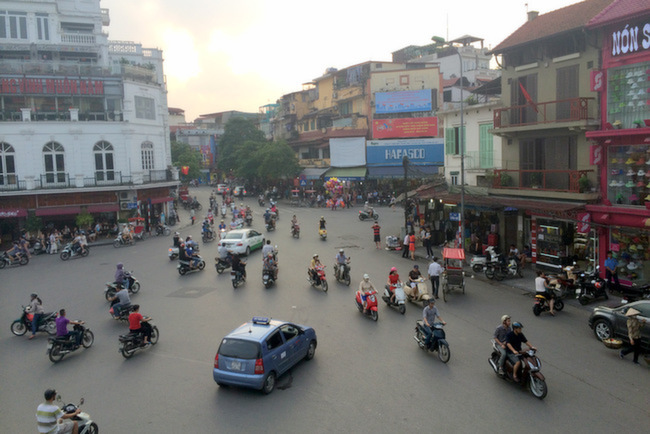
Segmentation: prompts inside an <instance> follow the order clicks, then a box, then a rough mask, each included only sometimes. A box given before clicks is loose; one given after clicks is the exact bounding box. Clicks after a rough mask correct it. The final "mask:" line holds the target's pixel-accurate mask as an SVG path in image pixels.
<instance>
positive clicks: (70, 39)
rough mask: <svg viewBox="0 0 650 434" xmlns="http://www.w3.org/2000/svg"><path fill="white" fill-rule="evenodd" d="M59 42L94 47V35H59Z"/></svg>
mask: <svg viewBox="0 0 650 434" xmlns="http://www.w3.org/2000/svg"><path fill="white" fill-rule="evenodd" d="M61 42H62V43H64V44H74V45H94V44H95V42H96V39H95V35H93V34H90V33H61Z"/></svg>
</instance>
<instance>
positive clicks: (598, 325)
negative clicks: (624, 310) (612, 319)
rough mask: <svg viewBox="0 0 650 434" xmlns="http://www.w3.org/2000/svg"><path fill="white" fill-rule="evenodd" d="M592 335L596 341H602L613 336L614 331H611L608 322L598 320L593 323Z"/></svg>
mask: <svg viewBox="0 0 650 434" xmlns="http://www.w3.org/2000/svg"><path fill="white" fill-rule="evenodd" d="M594 334H595V335H596V338H597V339H598V340H600V341H603V340H605V339H609V338H611V337H612V336H614V330H612V325H611V324H610V323H609V321H607V320H606V319H599V320H596V322H595V323H594Z"/></svg>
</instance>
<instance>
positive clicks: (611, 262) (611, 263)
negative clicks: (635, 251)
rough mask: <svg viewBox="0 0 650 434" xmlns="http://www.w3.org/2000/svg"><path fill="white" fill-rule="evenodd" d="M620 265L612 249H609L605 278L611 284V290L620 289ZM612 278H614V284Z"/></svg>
mask: <svg viewBox="0 0 650 434" xmlns="http://www.w3.org/2000/svg"><path fill="white" fill-rule="evenodd" d="M617 267H618V260H617V259H616V258H614V257H613V256H612V251H611V250H608V251H607V259H605V278H606V279H607V284H608V285H609V290H610V291H612V290H613V291H617V292H619V291H620V283H619V282H618V272H617V271H616V268H617ZM612 280H614V285H612Z"/></svg>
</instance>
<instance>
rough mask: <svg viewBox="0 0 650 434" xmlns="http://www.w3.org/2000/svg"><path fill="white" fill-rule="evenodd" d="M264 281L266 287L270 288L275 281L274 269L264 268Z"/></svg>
mask: <svg viewBox="0 0 650 434" xmlns="http://www.w3.org/2000/svg"><path fill="white" fill-rule="evenodd" d="M262 283H263V284H264V287H265V288H266V289H269V288H270V287H271V286H272V285H273V284H274V283H275V273H274V272H273V270H262Z"/></svg>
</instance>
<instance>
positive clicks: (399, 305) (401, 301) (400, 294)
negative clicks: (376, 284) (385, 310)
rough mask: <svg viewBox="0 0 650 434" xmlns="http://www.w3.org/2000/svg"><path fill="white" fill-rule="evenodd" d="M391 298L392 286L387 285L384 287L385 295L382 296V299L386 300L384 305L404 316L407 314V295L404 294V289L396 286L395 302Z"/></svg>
mask: <svg viewBox="0 0 650 434" xmlns="http://www.w3.org/2000/svg"><path fill="white" fill-rule="evenodd" d="M390 296H391V291H390V285H386V286H385V287H384V295H382V297H381V299H382V300H384V303H386V304H387V305H388V307H392V308H395V309H397V310H398V311H399V313H401V314H402V315H404V312H406V303H405V300H406V294H405V293H404V288H403V287H402V285H400V284H398V285H395V301H392V300H391V299H390Z"/></svg>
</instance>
